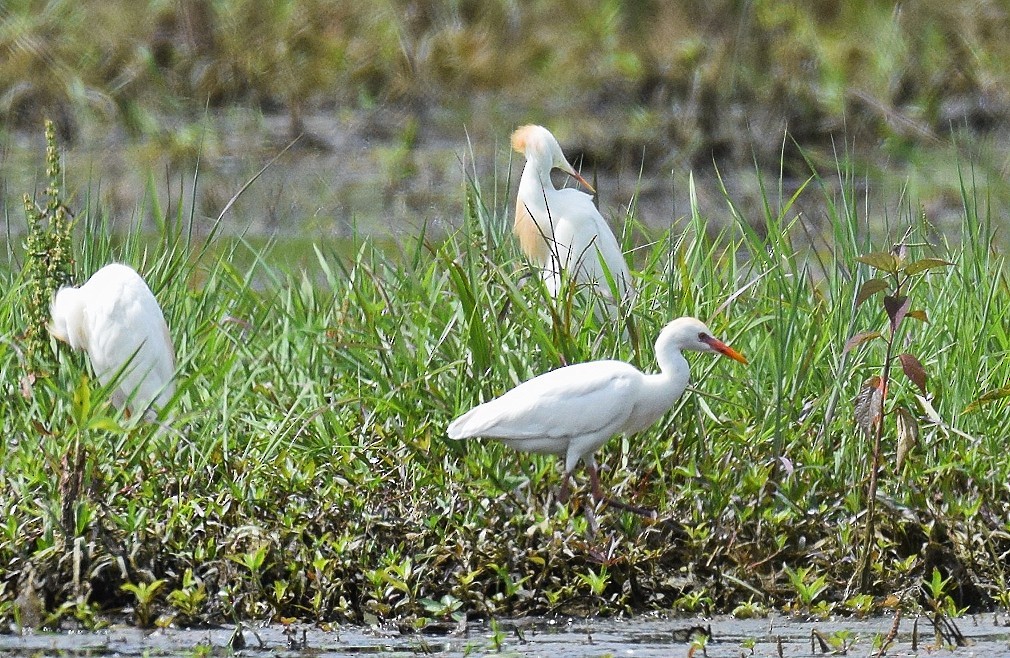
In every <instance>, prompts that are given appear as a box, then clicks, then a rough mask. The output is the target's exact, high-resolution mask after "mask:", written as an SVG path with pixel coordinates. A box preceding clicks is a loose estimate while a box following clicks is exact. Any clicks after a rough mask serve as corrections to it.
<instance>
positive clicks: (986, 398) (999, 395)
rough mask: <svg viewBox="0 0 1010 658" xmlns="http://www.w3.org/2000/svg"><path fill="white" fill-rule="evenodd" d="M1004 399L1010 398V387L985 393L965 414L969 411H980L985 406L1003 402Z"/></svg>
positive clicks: (966, 409) (968, 407)
mask: <svg viewBox="0 0 1010 658" xmlns="http://www.w3.org/2000/svg"><path fill="white" fill-rule="evenodd" d="M1003 398H1010V386H1004V387H1003V388H997V389H996V390H994V391H989V392H987V393H983V394H982V396H981V397H979V398H978V399H977V400H975V401H974V402H972V403H971V404H969V405H968V406H967V407H965V409H964V411H965V413H968V412H969V411H974V410H975V409H978V408H979V407H981V406H982V405H983V404H988V403H989V402H995V401H996V400H1002V399H1003Z"/></svg>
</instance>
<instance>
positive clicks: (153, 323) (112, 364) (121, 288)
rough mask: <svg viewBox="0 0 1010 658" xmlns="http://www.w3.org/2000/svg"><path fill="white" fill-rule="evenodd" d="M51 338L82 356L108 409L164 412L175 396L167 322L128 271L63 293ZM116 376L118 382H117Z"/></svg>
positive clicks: (117, 267)
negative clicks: (107, 395) (108, 390)
mask: <svg viewBox="0 0 1010 658" xmlns="http://www.w3.org/2000/svg"><path fill="white" fill-rule="evenodd" d="M50 314H51V315H52V321H51V322H50V324H49V333H51V334H52V335H53V337H55V338H57V339H58V340H61V341H63V342H65V343H68V344H69V345H70V347H72V348H74V349H78V350H84V352H86V353H87V355H88V358H89V360H90V361H91V367H92V369H93V370H94V371H95V376H96V377H97V378H98V381H99V382H101V384H102V386H107V385H108V384H109V383H110V382H112V381H113V380H114V379H115V380H116V382H117V386H116V389H115V390H114V391H113V392H112V403H113V404H114V405H115V406H117V407H119V408H124V407H126V406H127V405H128V406H129V410H130V411H132V412H133V413H136V414H142V413H145V412H147V410H148V408H149V407H151V406H152V405H153V406H154V407H156V408H159V409H160V408H161V407H163V406H164V405H165V404H166V403H167V402H168V400H169V399H170V398H171V397H172V395H173V394H174V393H175V384H174V382H173V376H174V374H175V349H174V348H173V346H172V337H171V335H170V334H169V332H168V325H167V324H166V323H165V316H164V314H163V313H162V311H161V307H160V306H159V305H158V301H157V300H156V299H155V298H154V294H153V293H152V292H151V289H150V288H148V287H147V284H146V283H145V282H144V279H142V278H141V276H140V275H139V274H137V272H136V271H134V270H133V269H132V268H130V267H129V266H127V265H122V264H119V263H113V264H111V265H106V266H105V267H103V268H102V269H100V270H98V271H97V272H95V274H94V275H93V276H92V277H91V278H90V279H88V281H87V282H86V283H85V284H84V285H83V286H81V287H79V288H72V287H67V288H61V289H60V290H59V291H58V292H57V293H56V296H55V297H54V298H53V303H52V306H51V308H50ZM117 376H118V379H116V378H117Z"/></svg>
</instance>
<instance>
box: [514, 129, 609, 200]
mask: <svg viewBox="0 0 1010 658" xmlns="http://www.w3.org/2000/svg"><path fill="white" fill-rule="evenodd" d="M512 148H513V150H515V151H516V152H518V153H522V154H523V155H524V156H526V160H527V161H528V162H533V163H535V165H536V166H539V167H542V168H543V169H544V170H545V173H547V174H548V175H550V170H551V169H560V170H561V171H563V172H565V173H566V174H568V175H569V176H571V177H572V178H574V179H575V180H577V181H579V182H580V183H582V184H583V185H585V186H586V187H587V188H589V190H590V191H592V192H595V191H596V190H594V189H593V186H592V185H590V184H589V182H588V181H586V179H585V178H583V177H582V175H581V174H579V172H577V171H575V167H573V166H572V165H571V164H569V162H568V159H567V158H566V157H565V153H564V151H562V150H561V145H560V144H558V140H557V139H555V137H554V135H552V134H551V131H549V130H547V129H546V128H544V127H543V126H535V125H528V126H520V127H519V128H516V130H515V132H513V133H512Z"/></svg>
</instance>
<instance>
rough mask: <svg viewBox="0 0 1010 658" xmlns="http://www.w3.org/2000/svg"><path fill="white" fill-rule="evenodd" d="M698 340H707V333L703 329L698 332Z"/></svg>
mask: <svg viewBox="0 0 1010 658" xmlns="http://www.w3.org/2000/svg"><path fill="white" fill-rule="evenodd" d="M698 340H700V341H701V342H703V343H704V342H705V341H706V340H708V334H706V333H705V332H704V331H703V332H701V333H699V334H698Z"/></svg>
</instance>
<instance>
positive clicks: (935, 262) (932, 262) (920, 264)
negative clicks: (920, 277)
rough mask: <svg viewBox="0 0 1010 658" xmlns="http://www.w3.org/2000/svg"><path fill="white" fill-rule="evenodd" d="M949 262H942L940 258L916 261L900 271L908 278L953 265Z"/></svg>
mask: <svg viewBox="0 0 1010 658" xmlns="http://www.w3.org/2000/svg"><path fill="white" fill-rule="evenodd" d="M953 264H954V263H951V262H950V261H946V260H943V259H942V258H923V259H922V260H917V261H914V262H912V263H909V264H908V265H906V266H905V267H903V268H902V269H901V271H902V272H904V273H905V274H907V275H909V276H913V275H915V274H919V273H920V272H925V271H926V270H932V269H935V268H937V267H948V266H950V265H953Z"/></svg>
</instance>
